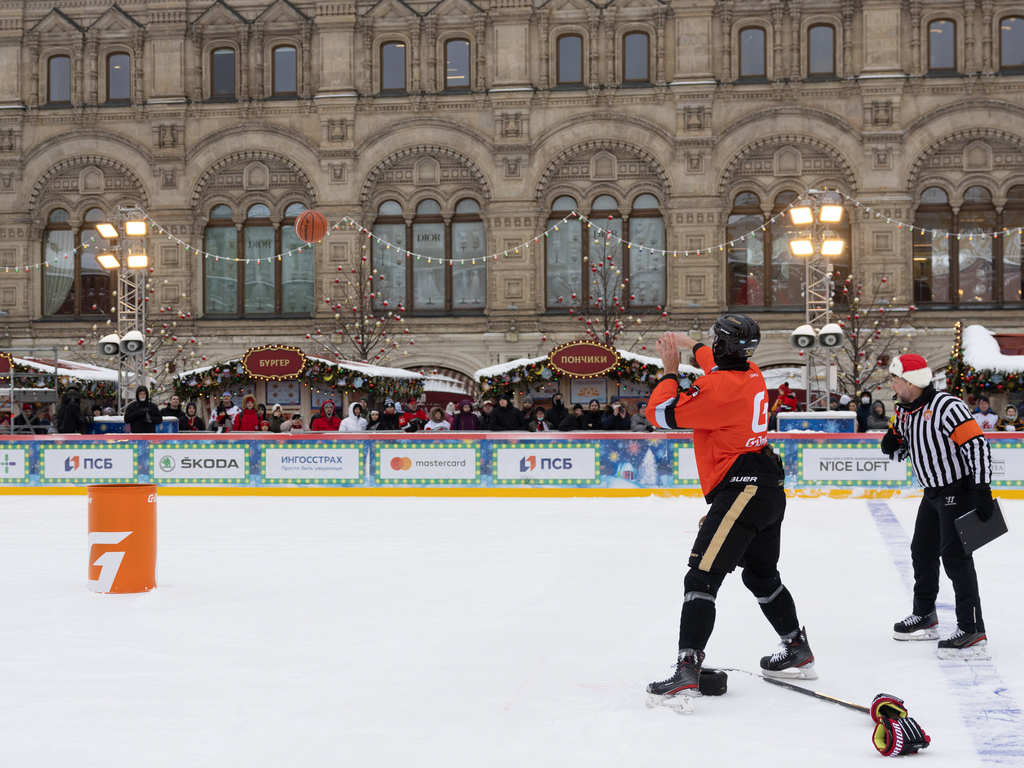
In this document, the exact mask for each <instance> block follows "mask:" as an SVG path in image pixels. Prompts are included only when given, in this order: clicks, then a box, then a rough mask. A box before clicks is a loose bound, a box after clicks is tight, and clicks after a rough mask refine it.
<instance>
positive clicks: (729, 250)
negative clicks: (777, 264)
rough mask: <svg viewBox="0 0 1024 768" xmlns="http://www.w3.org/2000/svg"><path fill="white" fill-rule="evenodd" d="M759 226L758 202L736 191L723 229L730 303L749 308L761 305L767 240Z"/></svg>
mask: <svg viewBox="0 0 1024 768" xmlns="http://www.w3.org/2000/svg"><path fill="white" fill-rule="evenodd" d="M762 226H764V211H762V210H761V199H760V198H759V197H758V196H757V195H755V194H754V193H753V192H740V193H739V194H738V195H736V198H735V200H733V204H732V212H731V213H730V214H729V221H728V223H727V225H726V230H725V238H726V240H728V241H729V242H730V245H728V246H727V247H726V253H725V261H726V270H727V272H728V274H727V277H726V279H727V283H728V285H727V291H728V297H727V301H728V302H729V303H730V304H736V305H739V306H751V307H761V306H764V304H765V289H764V288H765V282H764V267H765V264H764V262H765V258H764V244H765V241H766V239H767V238H766V236H765V233H764V232H762V231H761V227H762ZM750 233H755V234H756V236H751V235H750Z"/></svg>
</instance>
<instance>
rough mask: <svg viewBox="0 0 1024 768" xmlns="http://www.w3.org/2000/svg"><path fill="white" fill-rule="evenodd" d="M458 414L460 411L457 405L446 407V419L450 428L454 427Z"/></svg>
mask: <svg viewBox="0 0 1024 768" xmlns="http://www.w3.org/2000/svg"><path fill="white" fill-rule="evenodd" d="M458 412H459V409H458V408H456V407H455V403H448V405H446V406H445V407H444V419H445V421H447V422H448V426H449V427H450V426H451V425H452V422H453V421H455V414H457V413H458Z"/></svg>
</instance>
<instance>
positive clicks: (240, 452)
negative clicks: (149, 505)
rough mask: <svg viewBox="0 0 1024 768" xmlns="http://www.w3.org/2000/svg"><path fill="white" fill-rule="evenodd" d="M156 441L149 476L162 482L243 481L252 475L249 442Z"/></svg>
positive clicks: (157, 481)
mask: <svg viewBox="0 0 1024 768" xmlns="http://www.w3.org/2000/svg"><path fill="white" fill-rule="evenodd" d="M167 445H168V446H170V447H165V445H164V444H155V445H154V446H153V448H152V453H151V454H150V460H149V466H150V470H149V472H150V477H151V478H152V480H153V482H156V483H160V484H173V483H189V482H193V481H195V480H201V481H203V483H218V484H219V483H229V484H236V485H237V484H240V483H244V482H246V481H247V480H248V479H249V444H248V443H212V442H211V443H169V444H167Z"/></svg>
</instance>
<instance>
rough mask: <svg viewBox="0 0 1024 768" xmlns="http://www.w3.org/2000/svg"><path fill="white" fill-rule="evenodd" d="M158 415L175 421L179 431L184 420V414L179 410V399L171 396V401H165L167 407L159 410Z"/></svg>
mask: <svg viewBox="0 0 1024 768" xmlns="http://www.w3.org/2000/svg"><path fill="white" fill-rule="evenodd" d="M160 415H161V416H163V417H164V418H165V419H177V420H178V423H179V426H178V429H181V425H180V424H181V422H182V421H184V420H185V412H184V411H183V410H181V398H180V397H178V396H177V395H171V399H170V400H168V401H167V405H166V406H164V407H163V408H161V409H160Z"/></svg>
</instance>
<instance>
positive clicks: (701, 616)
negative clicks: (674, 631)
mask: <svg viewBox="0 0 1024 768" xmlns="http://www.w3.org/2000/svg"><path fill="white" fill-rule="evenodd" d="M724 578H725V574H724V573H705V572H703V571H698V570H697V569H696V568H691V569H690V570H689V571H688V572H687V574H686V578H685V579H683V589H685V590H686V595H685V597H684V598H683V610H682V612H681V614H680V616H679V648H680V649H683V648H692V649H697V650H703V649H704V648H706V647H707V644H708V640H709V639H710V638H711V633H712V631H713V630H714V628H715V598H716V597H717V596H718V588H719V587H721V586H722V580H723V579H724Z"/></svg>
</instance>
